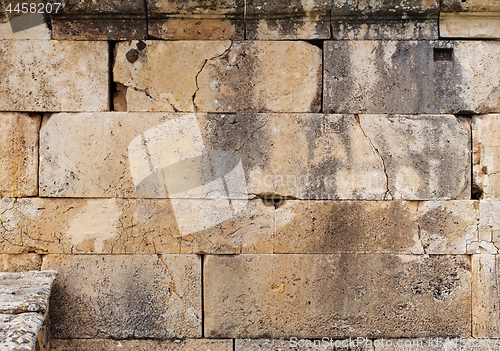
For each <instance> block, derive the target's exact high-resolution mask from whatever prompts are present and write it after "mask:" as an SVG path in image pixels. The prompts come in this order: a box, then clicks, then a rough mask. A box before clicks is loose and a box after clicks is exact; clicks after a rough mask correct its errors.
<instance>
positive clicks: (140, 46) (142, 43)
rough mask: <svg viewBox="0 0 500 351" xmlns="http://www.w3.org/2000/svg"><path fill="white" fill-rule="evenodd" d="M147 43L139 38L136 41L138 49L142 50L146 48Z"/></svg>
mask: <svg viewBox="0 0 500 351" xmlns="http://www.w3.org/2000/svg"><path fill="white" fill-rule="evenodd" d="M146 46H147V44H146V43H145V42H143V41H142V40H139V42H138V43H137V45H136V47H137V49H138V50H139V51H142V50H144V49H145V48H146Z"/></svg>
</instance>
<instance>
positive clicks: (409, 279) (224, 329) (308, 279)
mask: <svg viewBox="0 0 500 351" xmlns="http://www.w3.org/2000/svg"><path fill="white" fill-rule="evenodd" d="M204 264H205V268H204V286H205V289H204V297H205V304H204V306H205V313H204V316H205V324H204V325H205V336H207V337H213V338H217V337H228V338H262V337H264V338H268V337H272V338H279V337H290V336H295V337H299V338H322V337H337V338H345V337H347V336H354V337H355V336H359V335H365V337H373V336H375V337H376V336H377V335H378V336H380V337H381V336H382V335H384V337H386V338H387V337H405V338H408V337H424V336H435V335H441V336H465V337H466V336H469V335H470V330H471V300H470V298H471V297H470V296H471V290H470V289H471V287H470V285H471V273H470V269H471V268H470V262H469V260H468V258H467V256H442V255H436V256H430V257H429V256H422V255H420V256H411V255H386V254H384V255H348V254H345V255H238V256H207V257H206V258H205V263H204Z"/></svg>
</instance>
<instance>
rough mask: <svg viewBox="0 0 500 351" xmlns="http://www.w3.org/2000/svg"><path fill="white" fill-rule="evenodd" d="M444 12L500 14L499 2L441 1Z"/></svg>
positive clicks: (487, 0) (481, 0)
mask: <svg viewBox="0 0 500 351" xmlns="http://www.w3.org/2000/svg"><path fill="white" fill-rule="evenodd" d="M441 11H444V12H500V1H498V0H466V1H462V0H441Z"/></svg>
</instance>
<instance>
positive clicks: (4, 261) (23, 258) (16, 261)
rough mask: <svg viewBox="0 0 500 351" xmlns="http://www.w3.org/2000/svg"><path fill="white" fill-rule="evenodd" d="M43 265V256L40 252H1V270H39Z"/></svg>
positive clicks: (12, 271)
mask: <svg viewBox="0 0 500 351" xmlns="http://www.w3.org/2000/svg"><path fill="white" fill-rule="evenodd" d="M41 267H42V256H40V255H39V254H33V253H29V254H20V255H9V254H0V272H11V273H15V272H26V271H39V270H40V268H41Z"/></svg>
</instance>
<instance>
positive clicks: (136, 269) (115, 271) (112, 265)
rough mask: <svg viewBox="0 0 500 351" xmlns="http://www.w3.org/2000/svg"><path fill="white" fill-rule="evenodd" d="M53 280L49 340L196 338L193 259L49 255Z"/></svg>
mask: <svg viewBox="0 0 500 351" xmlns="http://www.w3.org/2000/svg"><path fill="white" fill-rule="evenodd" d="M42 269H43V270H45V269H57V270H58V271H59V275H58V277H57V280H56V282H55V284H54V289H53V293H52V296H51V300H50V320H51V332H52V337H53V338H55V339H57V338H62V339H71V338H85V339H86V338H91V339H99V338H113V339H127V338H134V339H141V338H155V339H169V338H200V337H201V262H200V257H198V256H195V255H163V256H162V255H133V256H129V255H112V256H108V255H99V256H94V255H92V256H85V255H83V256H72V255H49V256H47V257H46V258H45V260H44V261H43V265H42Z"/></svg>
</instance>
